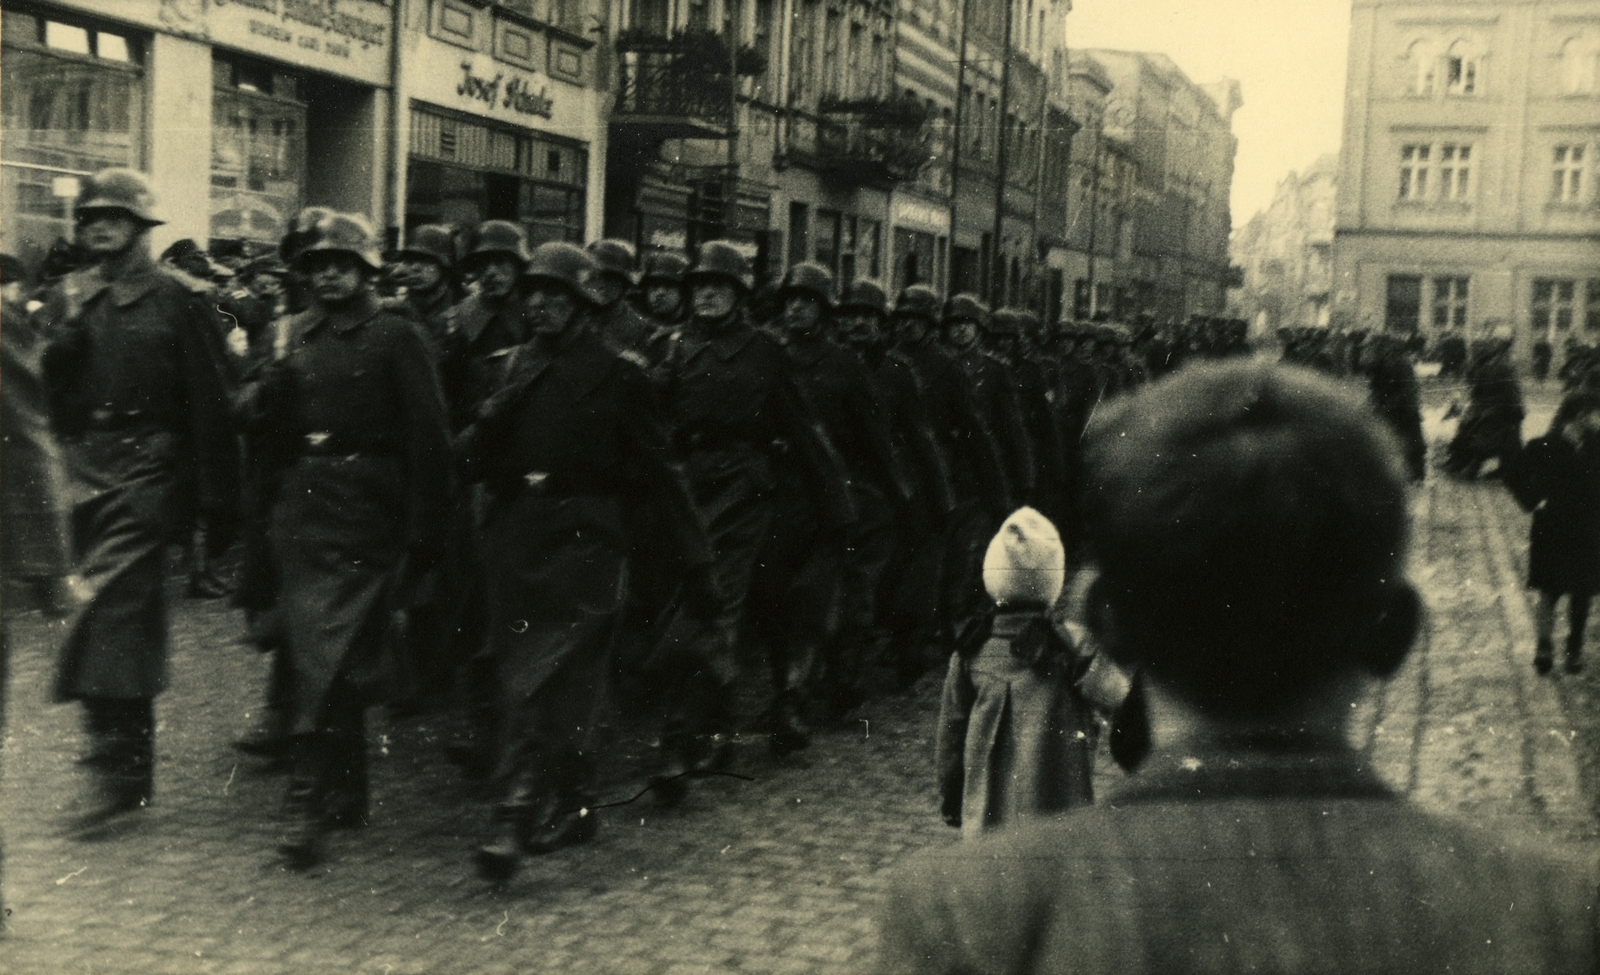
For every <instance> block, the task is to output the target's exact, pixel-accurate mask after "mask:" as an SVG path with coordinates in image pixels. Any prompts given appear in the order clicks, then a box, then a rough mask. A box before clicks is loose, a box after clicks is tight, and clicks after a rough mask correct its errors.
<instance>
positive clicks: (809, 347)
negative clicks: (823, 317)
mask: <svg viewBox="0 0 1600 975" xmlns="http://www.w3.org/2000/svg"><path fill="white" fill-rule="evenodd" d="M827 352H828V346H827V339H824V338H822V337H820V336H814V337H811V338H805V339H800V340H798V341H797V340H795V339H790V340H789V355H790V356H791V357H793V358H794V360H795V361H796V362H798V363H800V364H801V365H803V366H814V365H816V364H817V363H819V362H821V361H822V357H823V356H824V355H826V354H827Z"/></svg>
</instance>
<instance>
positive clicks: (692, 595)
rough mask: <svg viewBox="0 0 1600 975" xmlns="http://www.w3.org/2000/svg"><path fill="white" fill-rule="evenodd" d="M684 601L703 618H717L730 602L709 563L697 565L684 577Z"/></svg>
mask: <svg viewBox="0 0 1600 975" xmlns="http://www.w3.org/2000/svg"><path fill="white" fill-rule="evenodd" d="M683 601H684V604H685V605H686V606H687V607H688V608H689V611H690V612H691V613H693V614H694V615H695V616H697V617H699V618H700V619H703V620H709V619H715V618H716V617H717V615H718V614H720V613H721V612H722V611H723V609H724V607H726V606H727V604H728V597H727V595H726V594H725V593H724V592H723V591H722V587H721V586H719V585H717V578H716V576H715V575H714V574H713V573H712V571H711V566H709V565H697V566H695V567H694V568H692V569H690V570H689V571H688V573H687V574H686V575H685V576H684V579H683Z"/></svg>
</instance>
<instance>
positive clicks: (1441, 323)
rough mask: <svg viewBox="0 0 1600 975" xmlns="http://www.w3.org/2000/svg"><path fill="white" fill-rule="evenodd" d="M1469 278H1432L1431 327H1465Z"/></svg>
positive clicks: (1449, 328) (1457, 329) (1455, 329)
mask: <svg viewBox="0 0 1600 975" xmlns="http://www.w3.org/2000/svg"><path fill="white" fill-rule="evenodd" d="M1471 284H1472V279H1471V278H1462V277H1450V278H1434V279H1433V327H1434V328H1435V329H1437V330H1446V331H1459V330H1461V329H1464V328H1466V327H1467V294H1468V289H1469V288H1470V286H1471Z"/></svg>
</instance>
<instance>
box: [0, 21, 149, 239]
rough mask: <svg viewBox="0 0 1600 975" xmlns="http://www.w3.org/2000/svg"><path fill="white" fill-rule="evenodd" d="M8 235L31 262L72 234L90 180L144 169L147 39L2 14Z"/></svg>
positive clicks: (1, 184)
mask: <svg viewBox="0 0 1600 975" xmlns="http://www.w3.org/2000/svg"><path fill="white" fill-rule="evenodd" d="M0 23H3V30H0V36H3V39H4V53H3V55H0V73H3V77H0V96H3V100H4V122H3V128H4V132H5V137H4V139H3V140H0V233H3V234H4V237H5V240H6V241H7V250H9V251H11V252H12V253H14V254H16V255H17V256H18V257H22V258H24V259H25V260H28V261H33V260H35V259H36V258H37V257H39V256H42V254H43V252H44V250H45V249H47V248H48V247H49V246H50V244H51V243H52V242H53V241H55V240H56V239H57V238H61V237H68V236H70V235H71V206H72V203H73V201H74V200H75V199H76V198H77V195H78V189H79V187H80V185H81V182H80V181H81V180H82V178H83V177H85V176H88V175H90V174H92V173H94V172H95V171H97V170H100V169H103V168H105V167H107V166H132V167H135V168H138V167H139V165H140V162H141V158H142V155H143V148H144V115H145V105H144V100H145V83H144V77H143V70H142V64H143V61H144V52H145V41H144V38H142V37H139V36H136V35H130V34H126V33H122V32H118V31H114V30H102V29H100V28H99V27H98V26H96V25H94V24H93V23H92V22H89V21H78V20H74V19H70V18H61V19H57V18H55V17H48V16H41V15H36V14H28V13H20V12H17V11H13V10H6V11H3V13H0Z"/></svg>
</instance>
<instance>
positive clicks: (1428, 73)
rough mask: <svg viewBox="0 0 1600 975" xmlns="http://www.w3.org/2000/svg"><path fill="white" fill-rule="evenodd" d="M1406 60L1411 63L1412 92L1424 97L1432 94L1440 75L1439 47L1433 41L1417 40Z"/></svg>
mask: <svg viewBox="0 0 1600 975" xmlns="http://www.w3.org/2000/svg"><path fill="white" fill-rule="evenodd" d="M1406 60H1407V61H1408V62H1409V63H1410V65H1411V93H1412V94H1413V95H1418V96H1421V97H1424V98H1425V97H1428V96H1430V95H1432V94H1433V93H1434V85H1435V83H1436V81H1437V79H1438V76H1439V51H1438V48H1436V47H1435V46H1434V44H1433V42H1432V41H1428V40H1420V41H1415V42H1413V43H1412V45H1411V49H1410V50H1409V51H1408V52H1407V54H1406Z"/></svg>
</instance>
